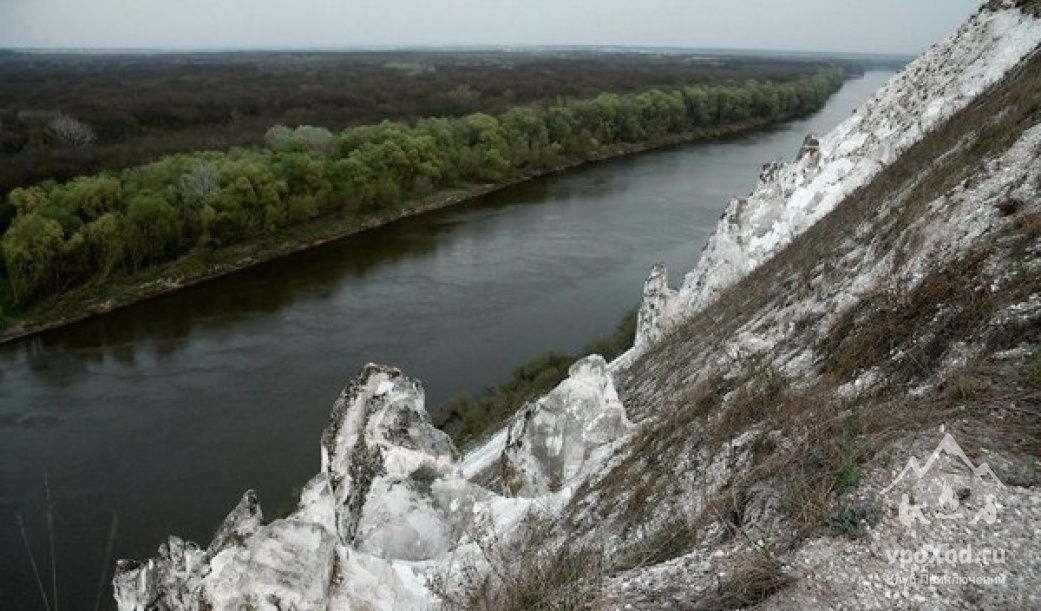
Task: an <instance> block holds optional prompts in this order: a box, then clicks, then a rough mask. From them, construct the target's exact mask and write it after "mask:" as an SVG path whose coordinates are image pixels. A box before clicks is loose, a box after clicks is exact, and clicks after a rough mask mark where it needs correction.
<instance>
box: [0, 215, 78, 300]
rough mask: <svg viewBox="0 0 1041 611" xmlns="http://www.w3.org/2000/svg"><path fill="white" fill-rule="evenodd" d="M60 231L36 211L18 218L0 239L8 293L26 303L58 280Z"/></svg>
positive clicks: (58, 227)
mask: <svg viewBox="0 0 1041 611" xmlns="http://www.w3.org/2000/svg"><path fill="white" fill-rule="evenodd" d="M63 242H64V240H63V232H62V228H61V225H60V224H58V223H57V222H56V221H53V220H50V219H48V218H44V217H42V216H40V215H38V214H36V213H35V212H30V213H28V214H24V215H20V216H19V217H18V218H16V219H15V221H14V223H12V224H11V228H10V229H8V230H7V233H5V234H4V237H3V240H0V250H2V251H3V255H4V265H5V267H6V268H7V275H8V280H9V282H10V284H11V293H12V294H13V295H14V298H15V300H16V301H18V302H19V303H25V302H26V301H28V300H29V299H30V298H32V297H33V296H35V295H36V294H37V293H39V292H42V291H43V289H45V288H48V287H50V286H53V285H54V284H55V283H56V279H57V274H58V270H57V263H58V261H59V259H60V258H61V254H62V247H63V245H64V244H63Z"/></svg>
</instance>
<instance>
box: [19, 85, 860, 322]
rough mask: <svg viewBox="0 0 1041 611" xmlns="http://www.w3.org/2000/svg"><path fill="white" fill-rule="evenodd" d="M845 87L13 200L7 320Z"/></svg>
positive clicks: (275, 139)
mask: <svg viewBox="0 0 1041 611" xmlns="http://www.w3.org/2000/svg"><path fill="white" fill-rule="evenodd" d="M841 78H842V72H841V70H840V69H837V68H831V69H826V70H822V71H820V72H818V73H816V74H814V75H813V76H809V77H804V78H802V79H799V80H797V81H794V82H783V83H776V82H757V81H748V82H745V83H741V84H730V85H710V86H704V85H699V86H691V87H686V88H683V89H677V90H673V91H659V90H651V91H646V92H643V93H639V94H627V95H617V94H603V95H600V96H598V97H596V98H593V99H590V100H579V101H569V102H561V103H558V104H555V105H552V106H549V107H516V108H513V109H511V110H509V111H507V112H506V113H503V114H502V115H499V116H498V117H493V116H490V115H486V114H473V115H469V116H466V117H462V118H438V119H422V120H419V121H418V122H416V124H415V125H407V124H403V123H396V122H389V121H385V122H383V123H381V124H379V125H372V126H364V127H357V128H350V129H347V130H344V131H343V132H341V133H340V134H338V135H336V134H333V133H331V132H330V131H328V130H326V129H323V128H316V127H306V126H305V127H298V128H296V129H289V128H285V127H281V126H276V127H274V128H271V129H270V130H269V131H268V133H267V135H266V147H264V148H261V149H232V150H231V151H228V152H201V153H192V154H178V155H172V156H169V157H166V158H164V159H162V160H160V161H157V162H155V163H151V164H148V165H144V166H140V167H135V168H130V169H127V170H124V171H123V172H121V173H118V174H116V173H109V172H106V173H102V174H98V175H94V176H88V177H81V178H77V179H75V180H72V181H70V182H66V183H57V182H54V181H47V182H44V183H42V184H40V185H36V186H33V187H28V188H22V189H15V190H14V191H12V192H11V193H10V194H9V196H8V198H7V201H6V204H5V206H6V208H7V211H6V212H5V213H0V219H5V218H6V219H8V220H7V221H3V222H4V223H5V224H6V223H9V226H6V227H5V226H4V225H3V224H0V230H3V237H2V238H0V252H2V255H3V264H4V265H3V269H2V270H0V285H2V286H4V289H0V290H2V291H4V292H3V293H0V307H2V308H3V311H4V312H5V313H7V315H8V316H9V315H10V313H11V312H14V313H18V312H23V311H24V310H25V309H26V308H27V307H28V306H31V305H32V304H34V303H36V302H39V301H41V300H43V299H46V298H48V297H55V296H59V297H60V296H61V295H63V294H64V293H66V292H67V291H69V290H71V289H74V288H75V287H78V286H81V285H85V284H91V285H95V286H96V285H101V284H104V283H105V282H106V281H107V280H108V279H110V278H114V277H117V276H119V275H120V274H123V275H129V274H135V273H141V272H142V271H147V270H150V269H154V268H156V267H157V266H161V265H163V264H166V263H168V262H170V261H174V260H177V259H179V258H183V257H185V256H186V255H192V256H194V257H195V258H197V259H199V260H201V261H203V264H205V261H206V260H207V259H209V258H210V257H218V256H219V253H220V252H221V251H222V250H225V249H228V248H229V247H232V246H234V245H237V244H242V243H248V242H250V241H253V240H269V241H270V240H278V239H285V238H288V239H289V241H290V242H293V241H297V242H299V241H302V240H300V239H298V238H297V239H295V240H294V239H293V236H292V234H291V232H292V230H293V229H294V228H297V227H300V226H304V225H308V224H310V225H314V224H315V223H318V224H319V226H324V225H325V224H326V223H330V224H331V223H340V224H341V225H342V224H343V223H345V222H346V225H347V226H348V227H351V226H354V227H360V226H365V225H366V223H368V224H371V223H372V221H373V220H374V219H380V218H386V217H387V216H388V214H390V215H393V214H400V213H403V212H404V211H407V210H408V209H409V208H410V207H415V206H416V205H417V202H418V201H421V200H423V199H424V198H430V197H431V196H433V195H436V194H439V193H442V192H446V191H448V190H451V189H458V188H465V187H467V186H473V185H479V184H503V183H507V182H510V181H516V180H519V179H522V178H524V177H525V176H530V175H533V174H538V173H541V172H545V171H547V170H550V169H553V168H556V167H561V166H563V165H567V164H569V163H576V162H581V161H584V160H591V159H596V158H600V157H603V156H607V155H610V154H612V151H616V150H619V148H621V150H625V147H627V146H634V145H636V146H638V145H641V144H647V143H653V142H656V141H660V140H661V139H663V138H667V137H669V136H670V135H676V134H682V133H689V132H691V131H696V130H706V132H707V133H712V132H711V130H712V129H714V128H721V127H725V126H734V125H738V126H739V125H745V124H749V123H756V122H758V123H763V122H767V121H771V120H777V119H780V118H784V117H787V116H792V115H795V114H800V113H805V112H808V111H811V110H813V109H815V108H817V107H819V106H820V105H821V104H822V103H823V102H824V100H825V99H826V98H827V97H828V95H829V94H830V93H831V92H833V91H834V90H835V89H836V88H837V87H838V86H839V84H840V82H841ZM338 228H339V230H340V231H342V226H338ZM162 279H163V278H159V280H162ZM3 316H4V314H0V324H2V320H3V319H2V317H3Z"/></svg>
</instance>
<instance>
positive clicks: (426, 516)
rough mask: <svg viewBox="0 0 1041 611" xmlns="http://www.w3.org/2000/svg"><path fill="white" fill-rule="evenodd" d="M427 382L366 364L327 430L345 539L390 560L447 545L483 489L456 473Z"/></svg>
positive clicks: (328, 470) (329, 469)
mask: <svg viewBox="0 0 1041 611" xmlns="http://www.w3.org/2000/svg"><path fill="white" fill-rule="evenodd" d="M423 403H424V397H423V388H422V386H421V385H420V384H419V382H418V381H415V380H412V379H409V378H406V377H405V376H403V375H402V374H401V372H400V371H398V370H397V369H393V368H390V367H383V366H379V365H368V366H366V368H365V370H364V371H363V372H362V374H361V375H360V376H359V377H358V378H357V379H356V380H355V381H353V382H352V383H351V384H350V386H348V387H347V388H346V389H345V390H344V391H343V393H342V394H341V395H340V398H339V399H337V401H336V403H335V405H334V406H333V413H332V417H331V419H330V423H329V426H328V427H327V428H326V430H325V433H324V435H323V436H322V471H323V472H324V473H325V474H327V476H328V478H329V481H330V483H331V484H332V490H333V496H334V498H335V500H336V506H337V529H338V531H339V532H340V533H341V534H342V536H343V542H344V543H345V544H346V545H349V546H352V547H354V548H356V549H359V550H361V551H364V552H367V553H371V554H373V555H375V556H378V557H382V558H388V559H403V560H424V559H428V558H432V557H434V556H437V555H438V554H441V553H444V552H445V551H447V550H448V549H449V548H450V547H451V545H452V544H453V543H454V541H455V540H456V539H458V537H459V535H460V533H461V532H462V531H463V529H465V528H466V526H467V524H468V520H469V516H470V514H471V509H472V507H473V504H474V502H475V501H476V500H478V499H479V498H481V497H482V496H484V495H486V494H487V493H486V491H483V490H482V489H480V488H478V487H477V486H474V485H472V484H470V483H469V482H467V481H466V480H464V479H462V477H461V476H460V475H459V474H458V473H457V461H458V458H459V453H458V451H457V450H456V448H455V446H454V445H453V444H452V441H451V440H450V439H449V438H448V435H446V434H445V433H443V432H442V431H440V430H438V429H437V428H435V427H434V426H433V425H432V424H431V423H430V418H429V416H428V415H427V413H426V410H425V409H424V405H423Z"/></svg>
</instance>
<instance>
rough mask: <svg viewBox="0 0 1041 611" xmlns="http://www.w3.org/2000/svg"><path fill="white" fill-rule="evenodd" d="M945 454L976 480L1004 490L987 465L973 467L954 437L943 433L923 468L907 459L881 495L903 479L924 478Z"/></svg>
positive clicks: (1002, 483) (916, 461) (913, 460)
mask: <svg viewBox="0 0 1041 611" xmlns="http://www.w3.org/2000/svg"><path fill="white" fill-rule="evenodd" d="M945 454H946V455H947V456H950V457H952V458H954V459H957V460H958V461H959V462H961V463H962V464H963V465H965V467H966V468H967V469H968V470H969V471H970V472H971V473H972V474H973V475H974V476H975V477H976V478H977V479H979V480H981V481H990V482H993V483H996V484H997V485H998V486H1000V487H1001V489H1002V490H1004V489H1005V484H1004V482H1002V481H1001V479H1000V478H999V477H998V476H997V475H996V474H995V473H994V470H993V469H991V468H990V465H988V464H987V463H980V465H979V466H976V465H974V464H973V463H972V461H971V460H969V457H968V456H967V455H966V454H965V451H964V450H962V449H961V446H960V445H958V442H957V441H956V440H955V439H954V436H953V435H951V434H950V433H944V436H943V439H941V440H940V444H939V445H937V446H936V449H935V450H933V452H932V454H930V455H929V459H928V460H926V461H925V465H924V466H923V465H921V464H920V463H919V462H918V459H917V458H915V457H914V456H912V457H911V458H909V459H907V464H906V465H905V466H904V468H903V469H902V470H901V471H900V473H898V474H897V476H896V479H894V480H893V481H892V482H891V483H890V484H889V485H888V486H886V487H885V488H883V489H882V494H886V493H888V492H889V491H890V490H892V489H893V488H895V487H896V485H897V484H899V483H900V482H901V481H904V480H905V479H908V478H914V479H916V480H919V479H922V478H923V477H925V475H926V474H928V473H929V471H930V470H932V468H933V466H934V465H935V464H936V461H938V460H939V459H940V457H941V456H942V455H945Z"/></svg>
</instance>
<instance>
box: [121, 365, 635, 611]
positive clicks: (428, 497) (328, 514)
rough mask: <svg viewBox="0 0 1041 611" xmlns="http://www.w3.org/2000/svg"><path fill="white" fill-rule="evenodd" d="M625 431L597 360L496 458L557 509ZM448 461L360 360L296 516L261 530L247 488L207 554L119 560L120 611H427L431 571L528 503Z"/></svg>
mask: <svg viewBox="0 0 1041 611" xmlns="http://www.w3.org/2000/svg"><path fill="white" fill-rule="evenodd" d="M629 426H630V425H629V423H628V421H627V420H626V417H625V411H624V409H623V408H622V404H621V402H620V401H619V400H618V395H617V393H616V392H615V389H614V385H613V382H612V380H611V378H610V376H609V375H608V373H607V370H606V364H605V362H604V360H603V358H601V357H598V356H594V357H589V358H587V359H584V360H582V361H580V362H578V363H576V364H575V365H574V366H573V367H572V368H571V372H570V376H569V378H568V379H566V380H565V381H563V382H562V383H561V384H560V385H559V386H558V387H557V388H556V389H554V390H553V391H552V392H551V393H550V394H549V395H547V396H546V397H544V398H542V399H539V400H538V401H535V402H533V403H532V404H531V405H530V406H528V407H527V408H526V409H525V410H524V412H523V416H522V417H519V418H517V419H515V421H514V422H513V423H512V424H511V425H510V427H509V430H510V431H511V443H510V444H508V446H507V447H506V448H500V449H499V451H500V452H501V460H502V463H503V464H504V465H507V464H508V465H510V468H511V469H513V472H514V473H515V476H514V477H512V478H511V480H510V481H511V482H517V486H518V491H520V492H523V493H524V495H525V496H527V497H541V499H540V500H541V501H543V506H545V504H546V503H548V504H551V505H554V504H559V503H561V502H563V501H564V500H566V498H567V491H563V492H561V490H560V488H561V484H562V483H566V482H568V481H571V480H573V479H575V478H576V477H578V476H579V475H580V474H582V473H584V469H586V468H587V467H588V465H589V464H590V461H591V459H592V458H594V457H596V456H597V455H598V454H597V453H598V451H601V450H602V449H603V448H605V447H607V446H609V445H610V444H612V443H613V442H615V441H617V440H618V439H619V438H621V437H623V436H624V435H625V434H626V433H627V432H628V431H629ZM601 453H602V452H601ZM459 458H460V456H459V452H458V451H457V449H456V448H455V446H454V444H453V443H452V441H451V440H450V439H449V438H448V436H447V435H446V434H445V433H443V432H442V431H440V430H438V429H437V428H435V427H434V426H433V425H432V424H431V422H430V418H429V416H428V414H427V412H426V409H425V407H424V394H423V388H422V386H421V385H420V383H419V382H418V381H416V380H413V379H411V378H408V377H406V376H404V375H403V374H402V373H401V371H399V370H397V369H394V368H392V367H386V366H382V365H373V364H370V365H367V366H366V367H365V368H364V370H363V371H362V372H361V373H360V374H359V375H358V377H356V378H355V379H354V380H352V381H351V383H350V384H349V385H348V386H347V387H346V388H345V389H344V390H343V392H342V393H341V395H340V397H339V398H338V399H337V400H336V402H335V404H334V406H333V409H332V415H331V417H330V421H329V425H328V426H327V427H326V429H325V431H324V433H323V434H322V440H321V459H322V460H321V471H320V473H318V474H317V475H316V476H315V477H314V478H312V479H311V481H310V482H309V483H308V484H307V485H306V486H305V487H304V489H303V492H302V493H301V495H300V501H299V504H298V506H297V509H296V510H295V511H294V512H293V513H291V514H290V515H289V516H287V517H286V518H283V519H279V520H275V521H273V522H271V523H268V524H264V523H263V514H262V512H261V510H260V505H259V503H258V501H257V498H256V495H255V494H254V493H253V491H248V492H247V493H246V494H245V495H244V496H243V498H242V500H241V502H240V503H239V505H238V506H237V507H236V508H235V509H234V510H233V511H232V512H231V513H230V514H229V515H228V517H227V518H226V519H225V521H224V524H223V525H222V526H221V528H220V529H219V530H218V531H217V534H216V535H215V536H214V538H213V541H212V542H211V543H210V545H209V546H208V547H207V548H206V549H202V548H200V547H199V546H197V545H195V544H193V543H189V542H185V541H182V540H181V539H179V538H177V537H171V538H170V540H169V541H168V542H167V543H164V544H163V545H162V546H161V547H160V549H159V554H158V555H157V556H156V557H155V558H152V559H149V560H147V561H145V562H143V563H139V562H134V561H120V563H119V565H118V570H117V574H116V577H115V579H114V581H113V584H114V588H115V596H116V601H117V603H118V605H119V608H120V609H121V610H124V611H127V610H135V611H136V610H142V611H143V610H145V609H154V608H165V609H176V610H182V609H183V610H192V611H195V610H203V609H239V608H243V607H249V608H254V607H256V608H261V609H269V608H270V609H314V608H319V607H325V606H327V605H328V606H330V608H337V609H339V608H343V609H350V608H372V609H423V608H428V607H429V606H430V605H433V604H435V603H436V600H435V599H434V597H433V594H432V592H431V591H430V589H429V588H428V585H429V584H428V582H429V579H430V575H431V572H432V571H435V570H436V569H437V568H438V567H440V566H443V565H448V564H450V560H449V558H454V559H455V561H460V560H461V559H467V558H470V557H477V556H478V555H479V553H480V549H479V548H478V547H477V546H476V545H475V543H477V542H479V541H483V540H485V539H495V540H502V539H505V538H508V537H509V535H510V531H511V530H512V529H513V528H515V527H516V526H517V525H518V524H519V523H520V521H521V519H522V518H523V516H524V515H525V514H526V512H527V511H528V510H529V509H530V507H531V504H532V502H533V501H534V500H535V499H534V498H519V497H518V498H511V497H504V496H502V495H499V494H497V493H495V492H492V491H490V490H487V489H485V488H483V487H481V486H478V485H477V484H475V483H473V482H471V481H469V480H468V479H466V478H465V477H464V469H463V465H462V464H461V463H460V461H459ZM548 497H553V498H548Z"/></svg>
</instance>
